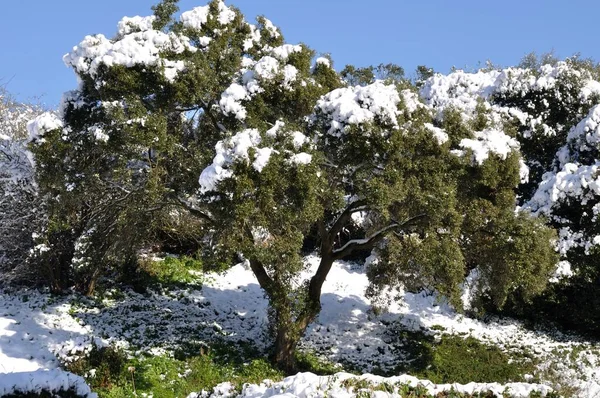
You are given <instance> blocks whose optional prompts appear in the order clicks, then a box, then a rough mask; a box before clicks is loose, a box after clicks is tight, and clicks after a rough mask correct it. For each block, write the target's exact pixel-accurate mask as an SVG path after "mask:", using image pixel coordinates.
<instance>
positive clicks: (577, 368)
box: [0, 256, 600, 397]
mask: <svg viewBox="0 0 600 398" xmlns="http://www.w3.org/2000/svg"><path fill="white" fill-rule="evenodd" d="M306 261H307V262H308V263H309V265H310V266H311V267H314V266H315V265H316V264H318V258H317V257H314V256H310V257H307V258H306ZM204 279H205V284H204V286H203V287H202V288H200V287H199V286H198V287H194V286H190V287H187V288H182V289H171V290H169V289H166V290H164V291H163V292H162V293H160V292H158V291H149V292H148V294H145V295H144V294H137V293H134V292H131V291H129V292H127V293H126V294H125V295H124V296H120V295H116V294H115V295H114V298H111V299H108V298H105V299H104V300H102V301H99V300H96V301H93V300H87V299H83V298H81V297H76V296H71V297H66V298H59V299H57V298H53V297H51V296H49V295H46V294H41V293H37V292H35V291H15V292H12V293H8V292H5V293H3V294H1V295H0V303H1V305H0V308H2V312H1V313H0V325H1V326H0V327H1V329H0V369H1V372H2V373H3V374H2V375H1V376H0V387H2V388H4V390H0V391H9V390H10V389H11V388H13V385H16V386H38V387H41V386H44V385H53V384H52V383H54V385H56V384H59V385H62V384H60V383H63V384H64V383H67V379H68V380H69V383H71V384H70V385H74V386H77V388H80V383H81V379H80V378H78V377H74V376H73V375H69V374H67V373H63V372H60V371H57V370H56V369H58V367H59V366H60V362H61V361H69V360H71V359H72V358H75V357H77V356H78V354H80V353H82V352H84V351H85V350H89V349H90V348H91V344H92V341H95V342H96V343H97V344H99V345H103V344H109V343H113V344H117V345H119V346H123V347H127V348H128V349H129V351H130V352H131V353H137V354H138V355H139V354H140V353H142V352H145V353H147V354H152V355H159V354H161V353H164V352H172V351H173V350H174V349H175V348H177V347H178V346H179V345H181V344H182V343H183V342H185V341H190V340H195V341H203V342H206V344H208V345H210V344H211V341H214V339H216V338H221V339H226V340H231V341H246V342H253V343H255V344H256V345H257V346H258V348H262V349H264V348H265V347H266V333H267V329H266V328H267V311H266V310H267V301H266V300H265V298H264V296H263V294H262V291H261V290H260V288H259V287H258V284H257V283H256V281H255V278H254V276H253V274H252V273H251V271H249V270H247V269H246V268H245V267H244V265H243V264H239V265H236V266H235V267H233V268H231V269H230V270H229V271H228V272H227V273H225V274H222V275H220V274H212V275H210V276H208V277H206V276H205V277H204ZM366 286H367V279H366V276H365V275H364V273H363V270H362V266H361V265H358V264H353V263H346V262H336V263H335V266H334V269H333V270H332V272H331V274H330V275H329V277H328V280H327V282H326V284H325V287H324V292H323V311H322V313H321V315H320V316H319V319H318V321H317V322H315V323H314V324H313V325H311V327H310V329H309V331H308V333H307V335H306V337H305V338H304V340H303V342H302V346H303V348H304V349H311V350H314V351H315V352H317V353H318V354H319V355H321V356H323V357H326V358H328V359H330V360H333V361H343V362H344V363H352V364H353V366H354V367H355V368H358V369H362V370H363V372H369V371H372V370H373V368H374V366H373V364H374V363H378V364H382V366H383V367H384V368H387V369H388V370H389V369H393V368H394V367H395V366H396V365H398V363H399V361H401V360H402V357H401V356H399V355H397V352H398V349H399V348H401V347H400V346H395V344H396V343H394V341H393V339H392V340H390V338H389V337H390V333H393V331H394V328H398V327H399V326H402V327H406V328H410V329H414V330H424V331H427V332H428V333H429V332H430V333H437V334H439V333H448V334H460V335H464V336H466V335H470V336H474V337H476V338H477V339H479V340H481V341H484V342H488V343H491V344H495V345H498V346H500V347H502V348H503V349H504V350H507V351H510V350H528V351H530V352H532V353H534V354H535V355H536V356H537V357H538V358H541V359H542V360H541V362H540V365H539V366H538V370H537V372H538V373H539V375H536V377H537V378H538V379H540V380H542V381H543V378H544V375H547V374H549V373H548V369H551V370H554V371H558V372H559V373H561V374H562V375H563V376H564V379H563V380H565V381H569V382H570V383H571V384H572V385H574V386H576V387H578V388H579V391H580V396H582V397H588V396H594V395H595V394H600V361H599V359H598V358H599V356H598V352H597V348H596V347H594V346H592V345H590V344H587V343H584V342H579V341H576V340H571V339H569V338H568V337H566V336H562V337H557V336H553V335H549V334H545V333H543V332H533V331H529V330H527V329H525V328H524V327H523V326H522V325H520V324H519V323H517V322H513V321H507V320H495V321H491V322H489V323H482V322H481V321H477V320H474V319H470V318H468V317H465V316H463V315H460V314H457V313H455V312H454V311H452V309H451V308H449V307H448V306H447V305H446V304H444V303H443V302H439V300H438V299H436V297H434V296H431V295H425V294H412V293H402V294H400V295H399V297H401V300H400V301H398V302H393V303H392V304H391V305H390V306H389V308H388V309H387V311H384V312H382V313H381V314H376V313H375V312H374V311H373V310H372V309H371V302H370V301H369V300H368V299H367V298H366V297H365V295H364V290H365V287H366ZM397 344H399V345H401V344H402V343H401V342H400V343H397ZM560 353H562V355H559V354H560ZM569 353H571V355H568V354H569ZM568 358H570V359H568ZM28 372H32V373H28ZM348 377H350V376H349V375H347V374H338V375H336V376H334V377H333V378H327V377H317V376H314V375H311V374H299V375H297V376H295V377H292V378H288V379H285V380H284V381H282V382H280V383H269V382H266V384H262V385H260V386H258V385H254V386H248V387H246V388H245V389H244V391H243V392H242V395H243V396H248V397H250V396H251V397H259V396H272V395H274V394H276V392H278V393H286V394H292V395H295V396H324V394H325V395H327V394H330V395H333V396H339V395H340V394H341V395H343V396H348V395H346V394H348V391H349V390H348V389H349V388H351V387H352V386H351V385H350V384H348V383H345V384H344V383H342V381H343V380H345V379H346V378H348ZM530 377H531V378H532V379H533V378H534V375H531V376H530ZM363 379H365V380H368V381H369V383H371V384H377V383H383V382H385V383H388V384H390V385H401V384H405V383H408V384H410V385H417V384H418V383H421V384H423V385H425V386H426V387H427V389H428V390H429V391H430V392H431V393H435V392H437V391H440V390H442V389H445V390H447V389H449V388H451V387H452V388H454V389H457V390H459V391H464V392H473V391H483V390H488V389H491V390H493V391H495V392H502V391H503V390H504V388H505V387H504V386H500V385H498V384H497V383H496V384H493V385H480V384H476V383H471V384H469V385H466V386H458V385H454V386H450V385H443V386H436V385H433V383H430V382H427V381H418V380H417V379H416V378H412V377H408V376H400V377H394V378H391V379H382V378H379V377H374V376H364V377H363ZM554 382H556V381H554ZM340 383H341V384H340ZM369 383H367V384H369ZM547 383H550V381H547ZM342 384H343V385H342ZM363 384H364V383H363ZM358 385H362V384H360V383H359V384H358ZM344 386H345V387H344ZM509 387H510V390H511V391H512V393H513V394H515V395H516V396H527V395H528V394H529V392H530V391H531V390H539V391H542V392H547V391H549V390H548V387H546V386H539V385H535V384H532V385H528V384H523V383H517V384H514V385H510V386H509ZM555 387H556V386H555ZM81 388H82V390H81V391H84V388H83V387H81ZM227 389H228V387H227V386H220V387H219V388H218V389H217V390H218V391H226V390H227ZM217 390H215V391H217ZM356 390H357V389H356V388H355V389H354V391H355V392H354V393H356ZM327 391H328V392H327ZM342 391H345V392H344V393H343V394H342ZM217 395H218V394H217ZM222 395H227V394H226V393H225V392H223V394H222Z"/></svg>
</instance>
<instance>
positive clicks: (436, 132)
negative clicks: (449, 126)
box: [425, 123, 448, 145]
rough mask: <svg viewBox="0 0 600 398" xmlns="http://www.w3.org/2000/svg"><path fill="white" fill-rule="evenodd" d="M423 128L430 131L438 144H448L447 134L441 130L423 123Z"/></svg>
mask: <svg viewBox="0 0 600 398" xmlns="http://www.w3.org/2000/svg"><path fill="white" fill-rule="evenodd" d="M425 128H427V130H429V131H431V134H433V138H435V139H436V141H437V142H438V144H440V145H442V144H444V143H446V142H448V134H447V133H446V132H445V131H444V130H443V129H441V128H439V127H435V126H434V125H433V124H431V123H425Z"/></svg>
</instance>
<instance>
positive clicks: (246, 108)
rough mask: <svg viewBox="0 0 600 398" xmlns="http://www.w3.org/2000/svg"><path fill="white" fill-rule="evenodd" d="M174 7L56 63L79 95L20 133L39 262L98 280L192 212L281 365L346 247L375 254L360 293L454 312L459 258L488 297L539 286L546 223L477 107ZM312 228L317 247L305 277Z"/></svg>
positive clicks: (220, 9) (548, 261)
mask: <svg viewBox="0 0 600 398" xmlns="http://www.w3.org/2000/svg"><path fill="white" fill-rule="evenodd" d="M175 10H176V7H175V2H174V1H165V2H163V3H161V4H159V5H158V6H157V7H155V15H154V16H150V17H134V18H124V19H123V20H122V21H121V22H120V23H119V25H118V32H117V34H116V36H114V37H113V38H112V39H107V38H106V37H105V36H103V35H96V36H88V37H86V38H85V39H84V40H83V41H82V42H81V43H80V44H79V45H78V46H76V47H75V48H74V49H73V51H72V52H71V53H69V54H68V55H66V56H65V62H66V63H67V65H69V66H71V67H72V68H73V69H74V70H75V72H76V73H77V75H78V77H79V81H80V86H79V88H78V89H77V90H75V91H73V92H70V93H67V94H66V95H65V98H64V101H63V107H62V115H61V118H60V120H58V119H56V120H47V119H46V120H44V119H42V118H39V119H38V122H39V123H34V124H32V135H33V136H34V137H35V145H34V151H35V153H36V155H37V159H38V162H39V163H40V165H39V167H38V173H39V181H40V186H41V188H42V190H43V192H44V193H46V194H47V195H49V197H51V198H53V201H51V203H50V204H49V206H50V226H49V229H48V234H47V236H46V239H47V242H46V243H47V245H48V248H49V250H48V251H47V253H48V254H47V255H48V261H50V263H55V264H56V266H57V267H66V268H65V269H66V270H67V271H68V272H70V273H71V274H77V273H78V272H79V273H80V274H82V275H88V276H90V275H91V276H93V275H95V273H96V270H99V269H100V268H98V266H99V265H100V266H101V265H102V264H105V263H106V262H109V261H117V260H118V261H127V260H128V259H130V257H131V256H132V255H134V254H135V249H136V248H137V247H139V245H140V244H141V243H143V238H144V237H143V234H144V231H146V230H147V228H150V227H151V224H152V220H153V219H154V215H155V214H157V212H161V211H167V212H168V211H180V212H181V211H185V212H188V214H191V215H194V216H196V217H197V218H198V219H199V220H202V223H203V226H204V233H205V234H206V239H207V245H209V247H210V249H211V251H212V253H213V261H224V262H225V263H231V260H232V259H233V258H235V257H238V258H240V257H241V258H242V259H244V260H245V261H246V262H247V264H248V266H249V267H250V268H251V269H252V271H253V272H254V274H255V275H256V278H257V280H258V282H259V284H260V286H261V287H262V288H263V289H264V291H265V293H266V295H267V296H268V298H269V300H270V304H271V307H272V310H273V311H272V312H273V327H274V332H275V358H274V359H275V361H276V362H277V363H278V364H279V365H280V366H282V367H283V368H286V369H291V368H293V367H294V350H295V347H296V345H297V343H298V342H299V339H300V337H301V336H302V334H303V333H304V331H305V329H306V328H307V326H308V325H309V324H310V323H311V322H312V321H313V320H314V319H315V317H316V316H317V315H318V314H319V311H320V305H321V304H320V303H321V302H320V298H321V297H320V296H321V288H322V286H323V283H324V282H325V279H326V278H327V275H328V273H329V271H330V269H331V267H332V264H333V262H334V261H336V260H340V259H344V258H348V257H349V256H352V255H354V254H356V253H358V252H365V251H367V252H368V251H371V250H375V252H376V254H377V257H378V260H377V261H375V262H373V263H372V265H371V266H370V268H369V274H370V276H371V280H372V282H373V289H372V291H373V292H375V291H376V290H377V287H379V286H383V285H393V284H396V283H407V284H409V285H411V286H414V287H426V288H430V289H436V290H438V291H439V292H440V293H442V294H444V295H446V296H447V297H448V298H449V299H450V301H451V302H452V303H454V304H455V305H456V306H457V307H459V306H460V300H459V284H460V283H461V282H462V280H463V278H464V276H465V273H466V271H467V267H471V266H470V264H471V263H474V262H477V263H478V265H479V266H480V268H481V270H482V275H483V276H484V279H485V278H487V279H485V280H489V281H491V282H490V283H493V284H494V287H493V288H492V289H491V290H490V291H491V293H490V294H491V295H492V296H493V298H494V301H495V302H496V303H497V305H499V306H501V305H502V304H503V303H504V302H505V301H506V298H507V297H508V295H510V294H520V295H522V296H523V297H527V296H528V294H530V293H531V294H535V293H539V292H540V291H541V290H542V288H543V285H544V283H545V281H546V280H547V279H548V277H549V275H550V273H551V271H553V266H554V263H555V257H554V253H553V251H552V247H551V245H550V240H551V238H552V233H551V231H550V230H549V229H547V228H545V227H544V226H543V225H542V224H541V222H539V221H537V220H536V219H534V218H531V217H529V216H527V215H520V216H516V215H515V214H514V207H515V204H516V198H515V193H514V189H515V187H516V186H517V184H518V182H519V180H520V179H521V178H522V175H521V174H522V169H523V167H522V162H521V159H520V156H519V152H518V148H519V144H518V142H517V141H516V140H515V139H514V138H512V137H511V136H509V135H507V134H505V133H504V132H503V131H502V130H499V128H498V126H497V125H496V124H494V123H492V122H489V123H488V121H487V119H486V117H485V115H484V113H485V112H484V111H483V110H481V112H480V113H481V114H482V117H481V118H476V119H475V121H474V122H469V121H467V122H465V121H463V120H462V119H461V118H460V117H459V118H456V115H455V114H452V112H450V111H448V112H447V113H445V115H446V116H445V117H443V118H442V119H439V120H438V119H436V116H437V113H436V112H437V109H435V108H434V107H432V106H428V105H426V104H424V103H422V102H421V101H420V99H419V97H418V94H417V93H416V91H415V89H414V88H413V87H412V86H411V85H410V83H409V82H407V81H403V80H402V79H401V75H402V73H401V72H402V71H401V69H400V68H397V67H394V66H393V65H384V66H381V67H379V68H372V69H370V68H366V69H361V70H356V69H352V68H349V69H347V73H346V74H345V76H344V78H342V76H340V75H339V74H338V73H337V72H336V71H335V70H334V69H333V67H332V61H331V59H330V58H329V57H315V54H314V52H313V51H312V50H310V49H309V48H307V47H306V46H305V45H291V44H285V42H284V39H283V36H282V34H281V32H280V31H279V29H277V28H276V27H275V26H274V25H273V24H272V23H271V22H270V21H269V20H267V19H265V18H262V17H260V18H258V21H257V24H255V25H253V24H250V23H248V22H246V21H245V20H244V18H243V16H242V15H241V13H240V12H239V11H238V10H237V9H235V8H233V7H228V6H226V5H225V4H224V3H223V2H222V1H220V0H214V1H212V2H211V3H210V4H209V5H207V6H202V7H197V8H194V9H193V10H191V11H187V12H183V13H182V14H181V15H180V16H179V17H178V18H175V17H174V13H175ZM369 70H370V71H371V74H369V73H366V74H365V73H363V72H368V71H369ZM369 76H370V77H369ZM377 77H381V78H384V79H386V80H376V79H375V78H377ZM352 78H355V79H356V83H358V85H356V86H354V85H350V84H347V83H346V81H345V80H350V79H352ZM344 79H345V80H344ZM349 229H353V230H355V231H356V232H355V234H354V236H352V237H350V238H349V237H348V236H347V234H346V231H348V230H349ZM309 236H312V237H314V236H316V240H317V245H316V246H317V250H318V252H319V254H320V256H321V262H320V264H319V266H318V269H316V270H312V271H311V270H308V269H306V267H305V264H304V262H303V258H302V249H303V245H304V244H305V241H306V239H307V237H309ZM495 236H499V239H496V238H495ZM526 247H527V248H529V250H526V249H525V248H526ZM485 250H487V252H488V253H491V252H494V253H495V254H496V257H495V259H490V258H486V256H484V255H481V254H479V255H478V254H477V253H485V252H486V251H485ZM531 259H535V261H532V260H531ZM471 268H472V267H471ZM88 282H90V281H88ZM496 286H498V287H497V288H496Z"/></svg>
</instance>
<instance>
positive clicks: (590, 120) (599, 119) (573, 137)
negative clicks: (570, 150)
mask: <svg viewBox="0 0 600 398" xmlns="http://www.w3.org/2000/svg"><path fill="white" fill-rule="evenodd" d="M567 141H570V142H571V144H572V145H574V146H575V148H576V149H577V150H579V151H585V150H589V149H591V148H598V144H600V105H595V106H594V107H592V109H590V111H589V113H588V114H587V116H586V117H584V118H583V119H582V120H581V121H580V122H579V123H578V124H577V125H576V126H575V127H573V128H572V129H571V130H570V131H569V134H568V136H567Z"/></svg>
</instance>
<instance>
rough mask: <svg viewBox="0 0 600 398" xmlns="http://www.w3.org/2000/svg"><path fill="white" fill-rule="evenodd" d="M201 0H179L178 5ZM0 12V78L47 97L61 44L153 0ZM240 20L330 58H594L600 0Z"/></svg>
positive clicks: (312, 6)
mask: <svg viewBox="0 0 600 398" xmlns="http://www.w3.org/2000/svg"><path fill="white" fill-rule="evenodd" d="M206 1H207V0H180V8H181V10H183V11H185V10H189V9H191V8H193V7H195V6H198V5H204V4H205V3H206ZM4 3H6V4H2V12H1V14H0V37H2V40H1V41H0V43H1V44H0V84H3V85H6V87H7V88H8V90H9V91H10V92H12V93H13V94H15V95H16V96H17V98H19V99H21V100H28V99H32V98H40V99H41V102H42V103H45V104H46V105H47V106H49V107H52V106H56V104H58V102H59V100H60V97H61V95H62V92H64V91H66V90H69V89H72V88H74V87H76V85H77V82H76V79H75V75H74V74H73V72H72V71H71V70H70V69H68V68H67V67H65V66H64V64H63V63H62V56H63V54H65V53H67V52H69V51H70V49H71V48H72V47H73V46H74V45H76V44H78V43H79V42H80V41H81V39H83V37H84V36H85V35H88V34H94V33H103V34H104V35H106V36H108V37H110V36H112V35H113V34H114V33H115V32H116V25H117V22H118V21H119V20H120V19H121V17H123V16H134V15H150V14H151V10H150V7H151V6H152V5H153V4H154V3H155V1H153V0H101V1H89V0H56V1H48V0H19V1H6V2H4ZM226 3H227V4H228V5H231V4H233V5H235V6H237V7H238V8H240V9H241V10H242V12H243V13H244V14H245V15H246V17H247V19H248V20H252V21H253V20H254V18H255V17H256V15H261V14H262V15H265V16H266V17H267V18H269V19H271V20H272V21H273V22H274V23H275V24H276V25H277V26H279V27H280V28H281V29H282V32H283V34H284V36H285V37H286V40H287V42H289V43H293V44H294V43H298V42H303V43H306V44H308V45H309V46H310V47H312V48H313V49H315V50H316V51H317V52H321V53H330V54H331V55H332V57H333V60H334V63H335V67H336V68H337V69H340V68H341V67H343V66H344V65H345V64H354V65H359V66H365V65H370V64H379V63H382V62H383V63H388V62H394V63H397V64H399V65H401V66H403V67H404V68H405V69H406V70H407V72H412V71H413V70H414V69H415V67H416V66H417V65H427V66H430V67H433V68H434V69H435V70H436V71H440V72H447V71H448V70H450V68H451V67H453V66H456V67H461V68H464V67H467V68H475V67H477V66H478V65H479V64H480V63H485V61H486V60H488V59H489V60H491V61H492V62H494V63H495V64H500V65H504V66H509V65H514V64H516V63H518V61H519V60H520V59H521V58H522V57H523V56H524V55H525V54H527V53H529V52H531V51H536V52H538V53H543V52H548V51H552V50H553V51H554V52H555V53H556V55H558V56H560V57H566V56H570V55H572V54H574V53H577V52H579V53H581V54H582V55H583V56H585V57H591V58H594V59H596V60H600V45H599V44H598V26H599V25H598V22H597V18H598V15H600V1H597V0H595V1H593V0H586V1H584V0H571V1H568V2H567V1H562V0H560V1H559V0H546V1H542V0H520V1H514V0H504V1H502V2H500V1H485V0H483V1H482V0H478V1H473V0H462V1H449V0H422V1H417V0H404V1H402V0H370V1H368V2H366V1H364V0H361V1H359V0H319V1H317V0H233V1H226Z"/></svg>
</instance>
